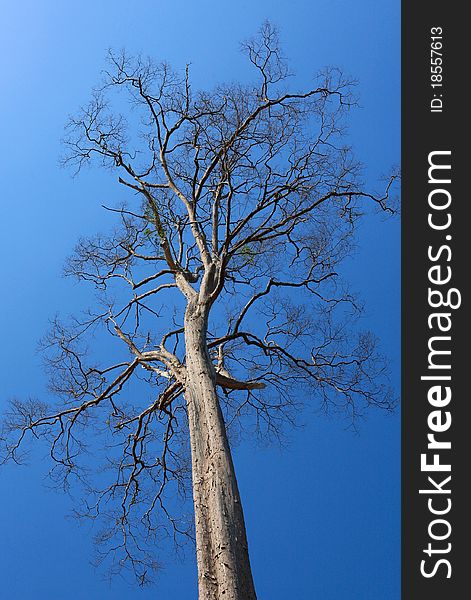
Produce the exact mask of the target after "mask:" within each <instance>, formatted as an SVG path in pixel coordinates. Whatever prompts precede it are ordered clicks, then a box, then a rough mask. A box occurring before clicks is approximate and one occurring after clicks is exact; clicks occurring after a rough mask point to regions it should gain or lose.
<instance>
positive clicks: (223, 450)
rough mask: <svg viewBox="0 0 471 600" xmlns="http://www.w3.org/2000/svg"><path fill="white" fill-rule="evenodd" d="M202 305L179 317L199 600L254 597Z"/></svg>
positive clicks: (205, 312)
mask: <svg viewBox="0 0 471 600" xmlns="http://www.w3.org/2000/svg"><path fill="white" fill-rule="evenodd" d="M206 330H207V308H206V307H204V306H201V305H200V304H198V303H191V302H190V303H189V305H188V308H187V311H186V317H185V341H186V352H187V353H186V360H187V383H186V399H187V406H188V418H189V424H190V437H191V454H192V468H193V499H194V506H195V523H196V554H197V563H198V591H199V600H222V599H224V600H255V599H256V594H255V589H254V584H253V579H252V573H251V569H250V561H249V553H248V545H247V536H246V532H245V523H244V515H243V511H242V504H241V501H240V496H239V490H238V486H237V481H236V477H235V472H234V465H233V462H232V457H231V451H230V448H229V444H228V440H227V435H226V429H225V426H224V420H223V416H222V412H221V408H220V406H219V401H218V398H217V393H216V374H215V372H214V367H213V365H212V363H211V360H210V357H209V354H208V351H207V347H206Z"/></svg>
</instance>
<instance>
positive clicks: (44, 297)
mask: <svg viewBox="0 0 471 600" xmlns="http://www.w3.org/2000/svg"><path fill="white" fill-rule="evenodd" d="M136 6H138V8H136ZM399 6H400V3H399V2H397V1H395V0H394V1H393V0H387V1H385V2H381V3H379V2H374V1H367V0H359V1H357V2H355V3H352V2H349V1H348V0H322V1H319V0H315V1H310V2H309V1H307V0H294V1H291V2H290V3H288V2H286V1H285V2H275V1H273V0H272V1H266V0H260V1H258V2H253V1H251V2H247V1H245V0H239V1H238V2H230V3H229V2H224V1H222V0H220V1H215V0H200V1H199V2H190V1H189V0H187V1H183V0H172V2H168V1H159V0H155V1H150V0H143V1H141V2H139V3H131V2H123V1H122V0H114V1H113V2H111V1H107V0H105V1H102V2H100V3H97V2H91V1H90V0H84V1H82V2H80V3H79V2H75V3H72V2H67V3H65V2H64V3H60V2H53V1H51V0H44V1H43V2H35V1H32V0H30V1H25V0H20V1H19V2H15V3H13V2H2V3H1V8H0V10H1V16H2V19H1V21H2V25H1V28H2V34H1V36H0V46H1V48H0V67H1V69H0V72H1V73H2V93H1V96H0V123H1V124H0V130H1V146H0V155H1V156H0V178H1V190H2V191H1V203H2V218H1V222H0V229H1V235H0V252H1V256H2V257H3V260H2V261H1V264H0V270H1V273H0V278H1V281H2V295H1V297H0V303H1V310H0V320H1V324H0V328H1V329H0V330H1V331H2V335H3V340H2V341H3V343H2V344H1V346H0V355H1V356H0V370H1V382H2V397H1V401H2V402H4V401H5V400H6V399H8V398H10V397H12V396H18V397H27V396H41V395H45V394H46V393H47V392H46V388H45V386H46V378H45V375H44V373H43V371H42V368H41V361H40V357H39V356H38V354H37V352H36V346H37V341H38V339H39V338H40V337H41V336H42V335H43V334H44V333H45V331H46V330H47V328H48V319H50V318H51V317H52V316H54V314H56V312H58V311H60V312H61V313H63V314H68V313H69V312H70V313H72V312H74V311H76V310H78V309H80V308H81V307H83V306H84V305H86V304H87V303H88V302H89V299H90V297H89V293H88V292H89V290H87V289H86V288H81V287H77V285H75V284H74V283H73V282H71V281H68V280H65V279H63V278H62V277H61V270H62V264H63V261H64V259H65V257H66V256H67V255H68V254H69V253H70V251H71V250H72V248H73V246H74V244H75V242H76V241H77V239H78V237H80V236H82V235H87V234H92V233H94V232H96V231H97V230H106V228H107V225H106V222H107V217H108V215H107V214H105V213H104V211H103V210H102V209H101V208H100V205H101V204H102V203H113V202H115V200H116V197H117V194H118V193H119V194H122V191H121V190H117V187H116V184H115V181H114V179H113V176H112V175H110V173H108V172H100V171H99V170H98V169H90V170H85V171H84V172H83V174H82V175H81V176H80V177H79V178H77V179H71V176H70V173H68V172H67V171H64V170H61V169H59V167H58V157H59V155H60V152H61V146H60V138H61V136H62V134H63V125H64V123H65V121H66V120H67V116H68V114H70V113H72V112H74V111H75V110H76V109H77V108H78V106H79V105H80V104H82V103H85V102H86V101H87V99H88V97H89V93H90V89H91V87H92V86H93V85H94V84H95V83H96V82H97V80H98V79H99V72H100V69H101V68H102V67H103V65H104V57H105V53H106V50H107V48H108V47H114V48H118V49H119V48H121V47H125V48H127V49H128V50H129V51H130V52H133V53H137V52H143V53H145V54H149V55H152V56H154V57H156V58H157V59H166V60H168V61H169V62H171V63H172V64H174V65H175V66H177V67H181V66H183V65H184V64H185V63H186V62H191V63H192V65H193V67H192V69H193V76H194V79H195V81H196V84H197V85H198V86H201V87H203V86H208V87H210V86H211V85H212V84H213V83H215V82H217V81H219V80H228V79H229V80H232V79H233V80H236V79H238V78H239V77H242V78H245V76H246V63H245V61H244V58H243V57H242V56H241V55H240V53H239V52H238V43H239V41H240V40H242V39H244V38H246V37H248V36H250V35H252V34H253V33H254V32H255V31H256V30H257V28H258V27H259V25H260V24H261V22H262V21H263V20H264V19H265V18H267V17H268V18H269V19H270V20H272V21H273V22H274V23H275V24H276V25H278V26H279V27H280V29H281V36H282V40H283V43H284V48H285V54H286V55H287V56H288V57H289V58H290V60H291V65H292V68H293V69H294V70H295V72H296V74H297V79H298V81H300V82H307V81H309V79H310V77H311V76H312V75H313V74H314V73H315V72H316V71H318V69H319V68H321V67H323V66H325V65H338V66H341V67H342V68H343V69H344V71H345V72H346V73H348V74H349V75H352V76H353V77H355V78H356V79H358V80H359V86H358V93H359V95H360V104H361V108H360V109H358V110H356V111H355V113H354V114H352V116H351V120H350V124H351V127H350V134H351V139H352V143H353V145H354V147H355V149H356V154H357V156H358V157H359V158H360V159H361V160H362V161H363V162H364V163H365V164H366V166H367V167H366V177H367V180H368V182H369V183H370V184H371V185H372V186H373V187H374V186H375V185H376V183H377V181H378V180H379V178H380V177H381V176H382V175H383V174H384V173H386V172H388V170H389V169H390V167H391V165H393V164H397V163H398V160H399V116H400V115H399V107H400V105H399V93H400V90H399V57H400V47H399V44H400V37H399ZM345 274H346V275H347V277H348V279H349V280H350V282H351V284H352V287H353V288H354V289H356V290H358V291H359V292H361V296H362V297H363V299H364V300H365V303H366V307H367V310H366V315H365V319H364V324H365V326H367V327H371V328H372V329H373V330H374V331H375V332H376V333H377V335H378V336H379V337H380V338H381V340H382V349H383V351H384V352H385V353H386V354H387V355H388V356H389V357H390V358H391V364H392V370H393V379H394V383H395V385H396V387H397V389H398V382H399V375H398V370H399V329H400V328H399V224H398V222H397V220H396V221H394V220H393V221H391V220H389V221H386V222H384V220H383V219H381V218H379V217H377V216H373V215H372V216H370V217H368V219H367V220H366V221H365V222H364V223H363V225H362V226H361V228H360V237H359V250H358V252H357V253H356V255H355V256H354V257H353V258H351V259H350V260H349V261H348V263H347V264H346V265H345ZM308 416H309V415H306V420H307V425H306V427H305V428H303V429H301V430H298V431H294V432H293V433H292V435H291V439H290V443H289V444H288V445H287V447H286V448H284V449H282V450H281V449H279V448H277V447H259V446H254V445H251V444H250V443H245V444H244V445H242V446H241V447H239V448H237V449H236V453H235V461H236V468H237V472H238V475H239V482H240V488H241V493H242V497H243V501H244V506H245V512H246V518H247V529H248V536H249V543H250V548H251V558H252V564H253V570H254V577H255V582H256V586H257V591H258V595H259V598H260V599H261V600H263V599H264V598H267V599H268V598H270V600H281V599H282V598H283V599H284V598H287V597H289V598H296V600H311V599H314V598H322V599H323V600H370V599H371V600H373V599H375V600H376V599H378V598H381V599H382V600H393V599H398V598H399V596H400V591H399V575H400V572H399V500H400V497H399V493H400V488H399V466H400V465H399V447H400V431H399V416H398V415H394V416H386V415H384V414H382V413H381V414H376V413H371V414H370V415H369V417H368V419H366V420H365V421H364V422H363V423H362V424H361V427H360V433H359V434H358V435H354V434H353V433H351V432H349V431H345V423H344V422H342V421H339V420H338V419H334V418H332V419H328V418H324V417H317V418H315V419H314V418H310V416H309V418H308ZM46 474H47V460H46V457H45V452H44V450H39V449H38V450H37V451H35V452H33V454H32V457H31V461H30V466H29V467H21V468H12V467H7V468H4V469H2V471H1V472H0V482H1V484H0V485H1V491H0V528H1V529H0V530H1V533H2V535H1V539H0V578H1V581H2V597H5V598H8V599H9V600H33V598H34V600H43V599H44V600H64V599H65V598H71V599H73V600H82V599H83V600H85V599H87V600H98V599H100V600H107V599H110V600H111V599H113V600H124V599H126V600H128V599H129V598H136V599H137V598H142V599H143V600H145V599H147V598H162V599H163V600H166V599H167V598H169V599H170V598H172V599H180V598H181V599H185V600H187V599H190V598H196V580H195V567H194V564H193V561H192V560H191V559H190V560H186V561H182V560H181V559H179V558H176V557H174V555H173V554H172V552H171V551H168V552H167V553H164V555H163V559H164V560H163V562H164V563H165V567H166V568H165V570H164V571H162V573H161V574H160V576H159V578H158V580H157V582H156V586H155V587H154V588H149V589H146V590H143V591H141V590H139V589H137V588H136V587H133V586H131V585H129V584H128V583H127V582H125V581H123V580H115V581H113V582H112V583H111V584H109V583H108V582H106V581H103V579H102V575H103V573H102V572H100V571H99V570H98V571H96V570H95V569H94V568H93V567H92V566H90V562H89V561H90V557H91V554H92V542H91V538H92V533H93V532H92V531H90V528H89V527H88V526H81V527H79V526H78V525H77V523H76V522H75V521H73V520H69V519H66V515H67V514H68V512H69V510H70V508H71V503H70V501H69V499H68V498H67V497H65V496H62V495H60V494H57V493H56V492H52V491H50V490H48V489H47V479H45V476H46ZM187 552H188V554H191V549H190V548H188V550H187ZM160 559H161V560H162V554H161V555H160Z"/></svg>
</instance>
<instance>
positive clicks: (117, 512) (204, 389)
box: [5, 24, 393, 600]
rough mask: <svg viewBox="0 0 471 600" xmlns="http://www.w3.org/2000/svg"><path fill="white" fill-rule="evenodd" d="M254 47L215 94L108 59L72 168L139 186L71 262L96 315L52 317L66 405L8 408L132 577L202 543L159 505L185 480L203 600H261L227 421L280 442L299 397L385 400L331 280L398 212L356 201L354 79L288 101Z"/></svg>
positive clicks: (352, 412) (275, 55) (277, 74)
mask: <svg viewBox="0 0 471 600" xmlns="http://www.w3.org/2000/svg"><path fill="white" fill-rule="evenodd" d="M243 50H244V51H245V53H246V54H247V56H248V59H249V61H250V63H251V64H252V66H253V67H254V68H255V70H256V72H257V74H258V75H257V78H258V79H257V83H256V84H249V85H238V84H230V85H219V86H218V87H216V88H215V89H212V90H211V91H209V92H208V91H199V92H198V91H194V90H193V88H192V86H191V83H190V73H189V68H187V69H186V70H185V72H184V73H182V74H179V73H178V72H175V71H174V70H172V69H171V68H170V67H169V66H168V65H167V64H156V63H154V62H152V61H150V60H144V59H142V58H137V59H135V58H134V59H133V58H129V57H128V56H126V55H125V54H119V55H116V54H110V56H109V65H110V66H109V71H108V72H106V74H105V80H104V82H103V85H102V86H101V87H100V88H99V89H97V90H96V91H95V93H94V95H93V97H92V100H91V102H90V104H89V105H88V106H86V107H85V108H84V109H82V110H81V112H80V113H79V115H78V116H77V117H75V118H73V119H71V121H70V123H69V125H68V129H67V139H66V141H65V143H66V148H67V151H66V156H65V159H64V160H65V162H66V163H67V164H69V165H72V166H73V167H74V168H76V169H77V170H80V168H81V167H82V166H83V165H84V164H86V163H88V162H89V161H92V160H93V161H95V163H96V162H97V161H98V162H99V163H100V164H101V165H102V166H104V167H107V168H109V169H111V171H112V172H113V173H117V176H118V181H119V183H120V184H121V185H122V186H125V188H126V189H127V190H128V192H129V201H128V202H127V203H126V205H120V206H118V207H107V210H109V211H110V212H111V213H112V215H111V216H112V217H113V218H116V219H117V222H118V225H117V226H116V228H115V229H114V230H113V231H112V233H111V234H110V235H109V236H103V235H101V236H96V237H94V238H92V239H88V240H82V241H80V243H79V244H78V246H77V248H76V252H75V254H74V255H73V257H72V258H71V259H70V260H69V261H68V263H67V267H66V273H67V274H69V275H73V276H75V277H77V278H78V279H81V280H86V281H90V282H92V283H93V284H94V285H95V286H96V288H97V289H98V290H99V292H100V296H99V297H100V303H99V309H97V310H94V311H89V312H88V313H87V314H86V315H85V316H84V317H82V318H77V319H74V320H72V321H71V322H70V323H68V324H67V325H66V324H63V323H62V322H60V321H58V320H57V321H55V322H54V326H53V328H52V331H51V333H50V334H49V336H48V337H47V338H46V339H45V340H44V344H43V345H44V349H45V353H46V356H47V360H48V366H49V369H50V372H51V388H52V390H53V391H54V392H55V393H56V394H57V395H58V398H59V402H58V403H57V404H56V405H54V406H50V405H48V404H45V403H42V402H39V401H29V402H26V403H21V402H18V401H15V402H14V403H13V406H12V408H11V410H10V412H9V414H8V415H7V418H6V423H5V431H6V432H7V433H9V434H10V436H11V434H12V435H13V438H11V437H9V438H8V440H9V441H8V442H7V451H8V456H9V457H10V458H13V459H16V460H18V457H19V454H18V453H19V451H20V449H21V448H22V445H23V442H24V439H25V438H26V437H27V436H29V435H32V436H35V437H40V436H43V437H45V438H46V439H47V440H48V441H49V443H50V448H51V457H52V459H53V461H54V464H55V467H56V468H55V470H54V473H55V474H56V475H57V476H58V477H60V478H61V481H63V482H67V481H69V480H70V477H72V476H74V475H76V476H77V477H78V478H80V480H82V481H83V482H85V486H86V487H85V491H86V492H87V493H86V494H85V496H84V497H85V500H84V513H85V514H87V515H89V516H92V517H98V516H100V517H101V516H103V517H108V526H107V528H106V529H105V530H104V532H103V535H102V536H101V539H100V540H99V541H101V542H102V544H103V545H104V554H105V555H112V556H113V557H115V558H116V561H117V564H118V565H121V566H123V565H131V566H132V567H133V569H134V570H135V572H136V573H137V574H138V576H139V578H140V580H141V581H144V580H145V579H146V578H147V576H148V573H149V572H150V569H151V568H152V567H155V566H156V563H155V560H154V558H153V555H152V552H151V550H149V547H152V543H153V541H154V540H155V539H156V538H157V539H159V538H160V537H162V536H163V535H164V533H165V531H167V532H171V533H172V535H173V536H174V537H175V539H176V541H177V542H178V540H179V539H180V536H182V535H183V536H186V535H190V536H191V530H192V528H191V526H189V525H188V524H187V523H184V522H182V520H181V519H179V518H178V517H177V516H175V515H174V514H173V512H172V511H171V510H170V508H169V506H171V505H172V503H171V502H170V504H169V503H168V497H169V495H170V496H172V497H173V496H174V495H175V492H176V491H179V492H180V494H182V495H183V494H184V493H185V489H186V487H187V485H188V486H189V487H190V488H191V490H192V496H193V502H194V514H195V527H194V531H195V537H196V554H197V564H198V589H199V598H200V599H201V600H216V599H217V600H222V599H226V600H252V599H255V597H256V595H255V590H254V584H253V580H252V573H251V568H250V563H249V553H248V545H247V537H246V531H245V524H244V516H243V510H242V504H241V499H240V496H239V491H238V486H237V479H236V476H235V472H234V465H233V461H232V456H231V450H230V446H229V442H228V435H227V430H228V428H229V427H234V426H236V424H237V423H239V424H242V426H243V427H246V428H247V427H248V428H249V430H250V431H252V432H253V433H256V432H257V431H258V432H265V433H269V434H270V433H271V434H274V435H277V433H278V432H279V430H280V427H281V426H282V423H283V422H284V421H285V420H286V419H288V420H295V419H296V415H297V413H298V411H299V405H300V404H301V402H300V399H303V401H304V403H306V402H309V403H312V404H315V406H317V407H320V408H324V409H326V410H330V409H334V410H342V411H347V413H348V415H349V416H350V418H351V419H352V421H354V420H355V418H356V417H357V415H358V414H360V413H361V412H362V410H364V409H365V408H366V407H369V406H372V405H373V406H377V407H381V408H385V409H390V408H391V407H392V404H393V401H392V397H391V395H390V392H389V390H388V388H387V385H386V384H385V380H384V377H383V374H384V364H383V363H382V361H381V360H380V359H379V357H378V355H377V353H376V350H375V340H374V338H373V337H372V336H371V335H370V334H365V333H361V332H360V331H359V329H358V327H357V325H356V324H355V317H356V315H357V313H358V312H359V310H360V307H359V306H358V305H357V303H356V302H355V299H354V298H353V296H352V295H351V294H350V293H349V292H348V290H347V288H346V286H345V285H344V284H342V283H341V279H340V277H339V275H338V273H337V270H336V269H337V266H338V264H339V262H340V261H341V260H342V259H343V258H344V257H345V256H346V255H348V253H349V252H350V250H351V247H352V243H353V233H354V230H355V224H356V222H357V219H358V217H359V216H360V210H359V209H360V205H361V204H362V203H365V202H369V203H374V204H376V205H377V206H379V207H380V209H382V210H385V211H388V210H390V208H389V202H388V197H389V195H390V194H389V190H390V184H389V185H387V189H386V191H385V193H384V194H380V195H375V194H371V193H368V192H367V191H365V189H364V188H363V186H362V183H361V181H360V166H359V165H358V163H357V162H356V161H355V160H354V158H353V156H352V152H351V150H350V149H349V148H348V147H347V146H346V145H345V144H344V142H343V141H342V140H343V139H344V138H343V123H344V115H345V113H346V112H347V111H348V109H349V108H350V107H351V105H352V104H353V98H352V82H350V81H348V80H346V79H345V78H344V77H343V76H342V74H341V73H340V72H339V71H337V70H335V69H329V70H326V71H324V72H323V73H321V74H320V75H319V77H318V79H317V80H316V82H315V84H314V85H313V87H312V88H311V89H308V90H304V91H292V90H290V89H288V86H287V84H288V80H289V72H288V69H287V66H286V63H285V61H284V59H283V58H282V56H281V53H280V49H279V46H278V38H277V34H276V30H275V29H274V28H273V27H272V26H270V25H269V24H265V25H264V26H263V27H262V29H261V30H260V33H259V35H258V36H257V37H256V38H254V39H253V40H250V41H248V42H246V43H245V44H243ZM126 101H130V103H131V108H130V109H129V110H127V117H126V118H125V117H124V116H122V115H121V114H120V111H124V109H125V107H127V106H128V105H127V104H126ZM390 183H391V182H390ZM72 210H76V208H73V209H72ZM108 334H110V335H111V337H112V338H113V339H114V341H115V342H116V344H111V343H110V342H109V343H108V342H106V341H105V339H104V338H103V335H108ZM86 340H88V342H87V341H86ZM87 344H88V347H87ZM97 348H98V349H99V352H97V350H96V349H97ZM105 349H106V350H105ZM251 419H252V420H251ZM250 428H251V429H250ZM97 436H99V440H100V442H99V443H97V442H96V441H95V442H91V440H93V439H95V440H96V437H97ZM187 445H189V447H190V449H191V464H190V461H188V460H187V459H186V456H187V454H186V453H185V448H186V446H187ZM97 465H101V467H102V468H101V469H100V470H99V476H98V478H97V479H95V480H93V483H91V482H90V480H89V479H88V478H87V477H86V476H87V474H88V473H92V472H93V470H97V469H98V467H97ZM190 477H191V482H190ZM116 536H118V537H116ZM116 540H118V541H116ZM147 542H149V543H147Z"/></svg>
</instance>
